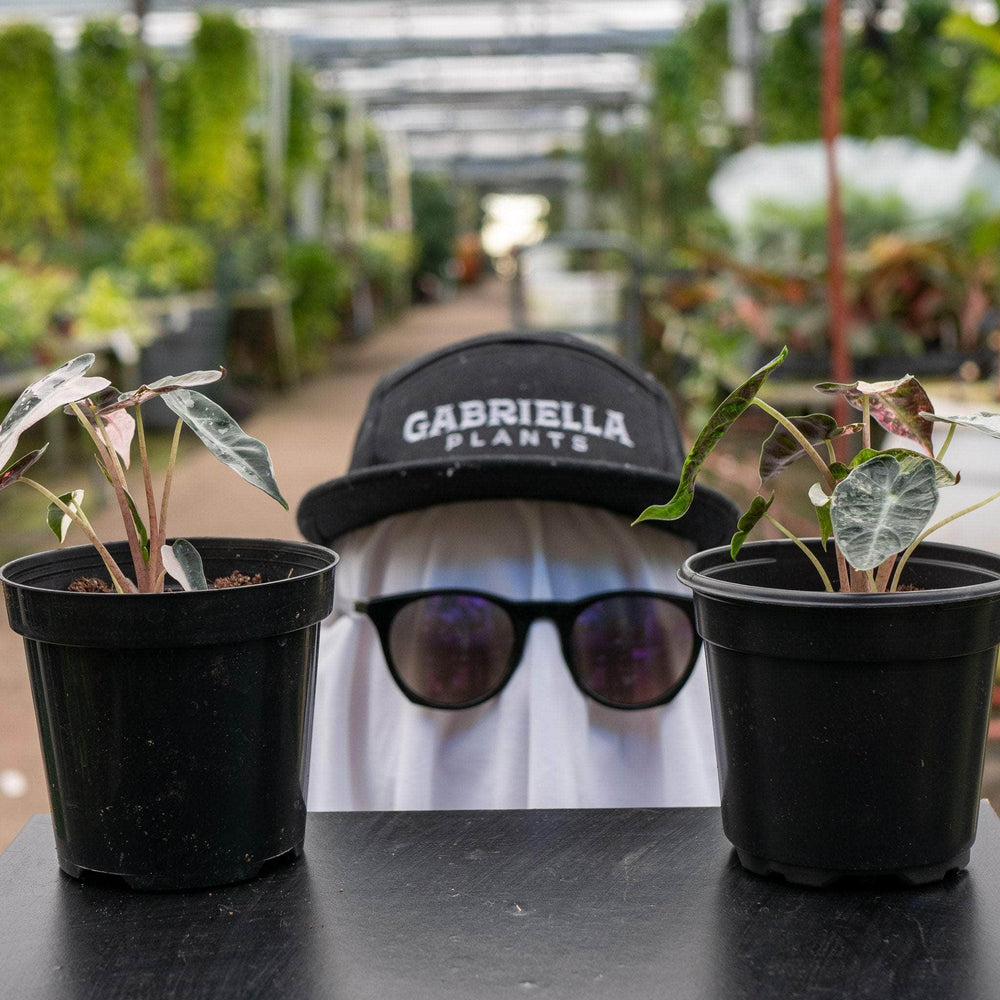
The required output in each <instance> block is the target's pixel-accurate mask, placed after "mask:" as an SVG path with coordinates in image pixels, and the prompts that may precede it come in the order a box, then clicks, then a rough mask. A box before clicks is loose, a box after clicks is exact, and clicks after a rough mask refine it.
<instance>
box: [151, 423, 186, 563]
mask: <svg viewBox="0 0 1000 1000" xmlns="http://www.w3.org/2000/svg"><path fill="white" fill-rule="evenodd" d="M183 427H184V421H183V420H178V421H177V423H176V424H175V425H174V438H173V440H172V441H171V442H170V458H169V459H168V461H167V471H166V474H165V475H164V477H163V497H162V499H161V500H160V525H159V532H158V534H157V536H156V537H155V538H154V539H153V544H154V545H155V546H156V551H157V552H159V551H160V548H161V546H162V545H163V544H164V543H165V542H166V540H167V505H168V504H169V502H170V486H171V484H172V483H173V479H174V466H175V465H176V464H177V448H178V445H179V444H180V440H181V429H182V428H183Z"/></svg>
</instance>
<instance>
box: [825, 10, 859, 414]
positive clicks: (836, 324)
mask: <svg viewBox="0 0 1000 1000" xmlns="http://www.w3.org/2000/svg"><path fill="white" fill-rule="evenodd" d="M841 13H842V4H841V0H826V5H825V7H824V9H823V70H822V72H823V77H822V96H821V102H822V106H821V113H822V125H823V147H824V151H825V154H826V174H827V240H826V245H827V299H828V303H829V309H830V328H829V329H830V332H829V341H830V367H831V371H830V375H831V377H832V378H833V381H835V382H852V381H853V380H854V379H853V370H854V365H853V363H852V360H851V349H850V344H849V343H848V312H847V298H846V291H845V268H844V213H843V207H842V205H841V199H840V177H839V174H838V171H837V149H836V146H837V136H838V134H839V133H840V107H841V87H842V82H843V81H842V76H843V73H842V42H841V37H842V36H841ZM834 417H835V418H836V419H837V422H838V423H841V424H844V423H847V422H848V421H849V419H850V411H849V406H848V403H847V401H846V400H845V399H844V398H843V397H841V396H837V397H835V405H834Z"/></svg>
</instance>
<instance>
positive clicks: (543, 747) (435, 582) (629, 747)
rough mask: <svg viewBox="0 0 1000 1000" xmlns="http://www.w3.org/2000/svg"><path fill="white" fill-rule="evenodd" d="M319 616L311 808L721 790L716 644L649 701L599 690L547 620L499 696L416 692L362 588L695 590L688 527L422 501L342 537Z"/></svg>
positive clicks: (506, 803) (569, 595)
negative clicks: (460, 698) (362, 604)
mask: <svg viewBox="0 0 1000 1000" xmlns="http://www.w3.org/2000/svg"><path fill="white" fill-rule="evenodd" d="M338 548H339V551H340V554H341V561H340V563H339V565H338V567H337V571H336V600H335V605H334V611H333V614H332V615H331V616H330V618H329V619H328V620H327V621H326V622H324V624H323V626H322V631H321V640H320V654H319V677H318V682H317V694H316V707H315V718H314V730H313V742H312V755H311V774H310V779H309V788H308V805H309V809H310V810H312V811H326V810H344V809H377V810H387V809H490V808H497V809H512V808H535V807H550V808H557V807H611V806H704V805H717V804H718V802H719V788H718V778H717V771H716V763H715V753H714V744H713V738H712V725H711V714H710V709H709V700H708V687H707V681H706V673H705V666H704V662H703V658H699V662H698V664H697V665H696V667H695V669H694V672H693V673H692V675H691V676H690V678H689V679H688V681H687V683H686V684H685V686H684V687H683V689H682V690H681V691H680V692H679V694H678V695H677V696H676V697H675V698H674V699H673V700H672V701H671V702H669V703H668V704H666V705H662V706H658V707H655V708H650V709H641V710H638V711H622V710H620V709H612V708H608V707H606V706H603V705H600V704H599V703H597V702H595V701H593V700H592V699H589V698H587V697H586V696H585V695H584V694H583V693H582V692H581V691H580V690H579V689H578V688H577V687H576V685H575V684H574V682H573V679H572V677H571V676H570V673H569V670H568V668H567V666H566V664H565V662H564V660H563V657H562V653H561V649H560V645H559V638H558V633H557V631H556V628H555V626H554V625H553V624H552V623H551V622H549V621H546V620H540V621H536V622H535V623H534V624H533V625H532V626H531V631H530V633H529V635H528V639H527V643H526V645H525V649H524V655H523V657H522V660H521V663H520V664H519V666H518V667H517V668H516V670H515V672H514V675H513V677H512V678H511V680H510V682H509V683H508V684H507V686H506V687H505V688H504V689H503V690H502V691H501V692H500V694H499V695H497V696H496V697H495V698H493V699H491V700H490V701H488V702H485V703H483V704H481V705H478V706H475V707H473V708H469V709H461V710H442V709H434V708H427V707H424V706H421V705H417V704H414V703H413V702H411V701H409V700H408V699H407V698H406V696H405V695H404V694H403V693H402V691H400V689H399V688H398V687H397V685H396V683H395V681H394V680H393V678H392V676H391V674H390V673H389V670H388V667H387V666H386V664H385V660H384V657H383V655H382V650H381V646H380V644H379V640H378V636H377V633H376V630H375V627H374V625H373V624H372V622H371V621H370V620H369V619H368V618H367V617H366V616H364V615H363V614H361V613H358V612H356V611H354V602H355V601H357V600H359V599H368V598H371V597H375V596H378V595H383V594H394V593H401V592H403V591H410V590H432V589H435V588H443V587H469V588H470V589H476V590H482V591H487V592H490V593H495V594H498V595H501V596H505V597H509V598H513V599H520V600H547V599H556V600H572V599H574V598H578V597H583V596H586V595H588V594H591V593H597V592H600V591H607V590H618V589H628V588H636V589H649V590H658V591H662V592H667V593H676V594H687V591H686V589H685V588H683V587H682V586H681V584H680V583H679V582H678V580H677V579H676V575H675V574H676V571H677V568H678V567H679V565H680V563H681V562H682V561H683V559H684V558H685V557H686V555H688V554H689V553H690V552H691V551H692V545H691V543H690V542H688V541H686V540H684V539H682V538H679V537H677V536H674V535H671V534H669V533H667V532H665V531H662V530H660V529H657V528H654V527H652V526H650V525H639V526H636V527H634V528H633V527H630V526H629V523H628V520H627V519H626V518H624V517H621V516H620V515H616V514H612V513H610V512H607V511H604V510H598V509H596V508H591V507H585V506H582V505H577V504H565V503H556V502H542V501H527V500H503V501H474V502H463V503H455V504H444V505H441V506H437V507H433V508H429V509H426V510H419V511H413V512H408V513H405V514H399V515H395V516H393V517H390V518H386V519H385V520H383V521H380V522H378V523H376V524H374V525H371V526H368V527H366V528H362V529H360V530H358V531H355V532H352V533H351V534H350V535H348V536H345V538H344V539H342V543H341V544H340V545H339V546H338Z"/></svg>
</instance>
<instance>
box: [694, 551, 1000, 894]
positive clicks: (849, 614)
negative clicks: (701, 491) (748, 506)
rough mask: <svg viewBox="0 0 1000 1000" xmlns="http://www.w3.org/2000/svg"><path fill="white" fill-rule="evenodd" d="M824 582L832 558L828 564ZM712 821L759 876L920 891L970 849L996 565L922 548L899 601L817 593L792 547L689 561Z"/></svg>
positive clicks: (993, 634)
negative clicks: (716, 791) (714, 768)
mask: <svg viewBox="0 0 1000 1000" xmlns="http://www.w3.org/2000/svg"><path fill="white" fill-rule="evenodd" d="M809 545H810V547H811V548H812V550H813V552H814V553H816V554H817V555H818V556H820V557H821V561H823V562H825V563H826V565H827V567H828V569H829V570H830V571H831V579H836V576H835V574H834V572H833V552H832V548H833V547H832V545H831V546H830V551H829V552H828V553H823V552H822V549H821V547H820V546H819V543H818V542H815V541H812V542H810V543H809ZM679 576H680V579H681V581H682V582H683V583H685V584H686V585H687V586H689V587H690V588H691V589H692V590H693V592H694V599H695V613H696V618H697V624H698V631H699V632H700V634H701V635H702V637H703V639H704V641H705V650H706V656H707V661H708V671H709V684H710V690H711V698H712V717H713V725H714V731H715V743H716V752H717V756H718V763H719V783H720V790H721V797H722V823H723V829H724V832H725V834H726V837H727V838H728V839H729V841H730V842H731V843H732V844H733V846H734V847H735V848H736V851H737V855H738V857H739V860H740V863H741V864H742V865H743V866H744V867H745V868H747V869H749V870H750V871H753V872H756V873H758V874H777V875H782V876H784V877H785V878H787V879H788V880H789V881H792V882H796V883H801V884H807V885H816V886H819V885H824V884H827V883H830V882H833V881H835V880H838V879H840V878H842V877H850V876H865V877H876V876H894V877H896V878H898V879H900V880H902V881H904V882H908V883H912V884H921V883H924V882H931V881H936V880H939V879H941V878H943V877H944V876H945V875H947V874H948V873H949V872H951V871H953V870H956V869H960V868H963V867H965V865H966V864H967V863H968V861H969V858H970V849H971V847H972V844H973V842H974V840H975V836H976V819H977V811H978V805H979V792H980V784H981V780H982V772H983V761H984V756H985V747H986V734H987V728H988V724H989V711H990V696H991V692H992V688H993V680H994V668H995V664H996V653H997V645H998V643H1000V555H993V554H991V553H987V552H981V551H978V550H974V549H966V548H961V547H958V546H953V545H940V544H933V543H927V542H925V543H923V544H922V545H921V546H920V547H919V548H918V549H917V550H916V552H915V554H914V555H913V556H912V557H911V558H910V560H909V562H908V564H907V571H906V573H905V574H904V578H903V582H904V583H907V582H908V583H910V584H912V585H913V586H915V587H917V588H920V589H916V590H909V591H903V592H899V593H895V594H839V593H833V594H831V593H826V592H824V591H823V590H822V587H821V584H820V582H819V576H818V574H817V573H816V571H815V569H814V568H813V567H812V565H811V564H810V563H809V561H808V560H807V559H806V558H805V556H804V555H803V554H802V553H801V552H800V551H799V550H798V549H797V548H796V547H795V545H794V543H792V542H790V541H773V542H770V541H769V542H753V543H749V544H747V545H745V546H744V548H743V550H742V551H741V553H740V555H739V557H738V559H737V560H736V561H733V560H732V559H731V558H730V555H729V548H728V546H727V547H722V548H716V549H709V550H706V551H703V552H700V553H697V554H695V555H693V556H691V557H690V558H689V559H688V560H687V561H686V562H685V564H684V565H683V567H682V568H681V570H680V572H679Z"/></svg>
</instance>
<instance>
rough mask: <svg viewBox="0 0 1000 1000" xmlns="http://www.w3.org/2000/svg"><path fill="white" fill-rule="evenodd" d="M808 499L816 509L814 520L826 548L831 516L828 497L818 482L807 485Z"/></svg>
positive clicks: (831, 530) (831, 523) (831, 522)
mask: <svg viewBox="0 0 1000 1000" xmlns="http://www.w3.org/2000/svg"><path fill="white" fill-rule="evenodd" d="M809 499H810V500H811V501H812V505H813V509H814V510H815V511H816V522H817V524H818V525H819V537H820V541H821V542H822V543H823V548H824V549H826V543H827V542H828V541H829V540H830V536H831V535H832V534H833V518H832V517H831V515H830V497H829V496H827V494H826V493H825V492H824V491H823V487H822V486H821V485H820V484H819V483H813V485H812V486H811V487H809Z"/></svg>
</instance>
